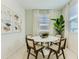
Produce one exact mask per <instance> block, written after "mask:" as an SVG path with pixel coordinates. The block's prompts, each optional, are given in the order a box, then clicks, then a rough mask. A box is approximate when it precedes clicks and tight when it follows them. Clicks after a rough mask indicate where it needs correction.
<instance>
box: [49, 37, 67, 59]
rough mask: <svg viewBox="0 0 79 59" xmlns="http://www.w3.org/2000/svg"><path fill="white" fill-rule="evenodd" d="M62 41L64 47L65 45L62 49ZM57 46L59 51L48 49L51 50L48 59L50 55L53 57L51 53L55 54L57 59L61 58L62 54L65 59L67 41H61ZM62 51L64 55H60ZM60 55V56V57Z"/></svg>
mask: <svg viewBox="0 0 79 59" xmlns="http://www.w3.org/2000/svg"><path fill="white" fill-rule="evenodd" d="M62 41H64V45H63V47H61V44H62V43H61V42H62ZM56 45H58V50H57V51H56V50H54V49H51V48H50V47H48V49H50V53H49V55H48V59H49V58H50V55H51V53H52V52H54V54H56V58H57V59H59V56H61V55H62V54H63V58H64V59H65V54H64V49H65V45H66V39H62V38H61V39H60V42H58V44H56ZM60 50H61V51H62V53H61V54H59V53H60ZM58 54H59V55H58Z"/></svg>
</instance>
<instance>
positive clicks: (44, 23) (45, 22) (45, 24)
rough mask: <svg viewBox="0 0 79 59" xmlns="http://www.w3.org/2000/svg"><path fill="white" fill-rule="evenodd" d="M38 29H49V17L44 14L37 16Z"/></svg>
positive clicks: (42, 30) (43, 30) (41, 30)
mask: <svg viewBox="0 0 79 59" xmlns="http://www.w3.org/2000/svg"><path fill="white" fill-rule="evenodd" d="M39 18H40V19H39V31H40V32H46V31H49V19H48V16H46V15H40V17H39Z"/></svg>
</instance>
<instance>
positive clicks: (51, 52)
mask: <svg viewBox="0 0 79 59" xmlns="http://www.w3.org/2000/svg"><path fill="white" fill-rule="evenodd" d="M51 53H52V51H51V50H50V53H49V55H48V58H47V59H49V58H50V55H51Z"/></svg>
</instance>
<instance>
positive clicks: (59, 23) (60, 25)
mask: <svg viewBox="0 0 79 59" xmlns="http://www.w3.org/2000/svg"><path fill="white" fill-rule="evenodd" d="M51 20H54V21H55V23H54V29H55V31H56V32H57V33H56V35H61V37H63V32H64V26H65V24H64V23H65V21H64V18H63V15H60V17H59V18H57V19H51Z"/></svg>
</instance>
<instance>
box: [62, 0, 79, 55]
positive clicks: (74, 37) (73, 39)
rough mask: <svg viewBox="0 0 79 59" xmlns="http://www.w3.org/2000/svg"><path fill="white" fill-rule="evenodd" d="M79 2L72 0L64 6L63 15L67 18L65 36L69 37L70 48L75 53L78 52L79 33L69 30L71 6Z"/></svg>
mask: <svg viewBox="0 0 79 59" xmlns="http://www.w3.org/2000/svg"><path fill="white" fill-rule="evenodd" d="M75 3H77V0H72V1H71V2H70V3H69V4H67V5H66V6H64V8H63V12H62V13H63V15H64V19H65V37H66V38H67V40H68V41H67V42H68V48H69V49H70V50H71V51H72V52H73V53H75V54H76V55H77V54H78V33H72V32H69V30H68V28H69V23H68V22H69V8H70V7H71V6H73V5H74V4H75Z"/></svg>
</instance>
